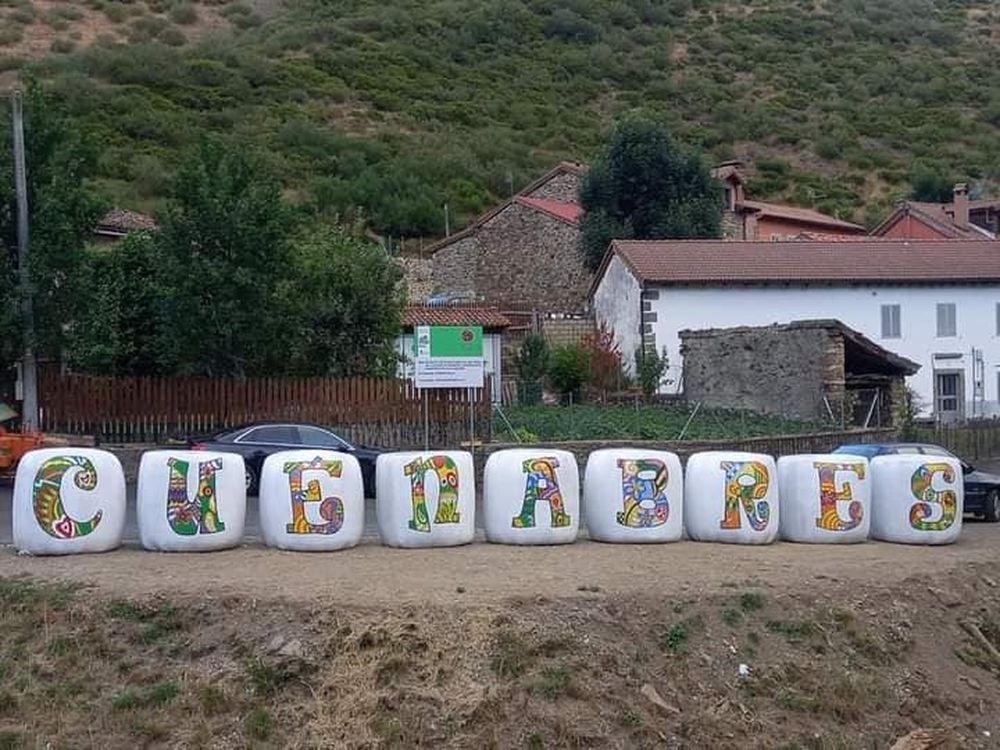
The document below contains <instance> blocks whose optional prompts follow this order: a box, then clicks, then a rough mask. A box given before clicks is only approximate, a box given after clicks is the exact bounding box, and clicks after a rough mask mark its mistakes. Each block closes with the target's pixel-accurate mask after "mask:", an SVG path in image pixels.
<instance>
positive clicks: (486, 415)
mask: <svg viewBox="0 0 1000 750" xmlns="http://www.w3.org/2000/svg"><path fill="white" fill-rule="evenodd" d="M39 405H40V412H41V414H40V417H41V426H42V429H43V430H45V431H47V432H60V433H68V434H76V435H94V436H97V437H98V438H100V439H101V440H104V441H113V442H158V441H162V440H165V439H170V438H182V437H185V436H188V435H194V434H205V433H211V432H215V431H218V430H223V429H226V428H228V427H235V426H238V425H241V424H245V423H248V422H258V421H275V420H280V421H286V420H287V421H293V422H308V423H312V424H317V425H322V426H325V427H329V428H331V429H333V430H335V431H337V432H338V433H339V434H341V435H342V436H343V437H344V438H345V439H347V440H349V441H352V442H357V443H362V444H366V445H378V446H384V447H386V448H407V447H418V446H421V445H422V444H423V442H424V429H425V419H426V424H427V426H428V427H429V438H430V443H431V444H432V445H458V444H460V443H463V442H466V441H468V440H469V438H470V430H472V429H473V425H474V429H475V433H476V435H477V439H480V440H483V439H485V440H489V438H490V425H491V419H490V418H491V404H490V394H489V389H488V388H482V389H478V390H476V391H474V392H473V393H472V395H471V399H470V394H469V392H468V391H466V390H464V389H463V390H429V391H425V392H424V393H421V392H419V391H417V390H416V389H415V388H414V387H413V385H412V384H411V383H410V382H409V381H406V380H378V379H368V378H344V379H337V378H248V379H245V380H231V379H223V378H155V377H149V378H102V377H92V376H87V375H59V374H44V375H43V376H42V377H40V379H39ZM425 415H426V416H425Z"/></svg>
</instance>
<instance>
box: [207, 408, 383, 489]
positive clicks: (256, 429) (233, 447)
mask: <svg viewBox="0 0 1000 750" xmlns="http://www.w3.org/2000/svg"><path fill="white" fill-rule="evenodd" d="M188 447H189V448H191V449H192V450H214V451H226V452H227V453H239V454H240V455H241V456H243V461H244V463H245V464H246V479H247V492H248V493H249V494H251V495H253V494H256V493H257V488H258V483H259V482H260V470H261V467H262V466H263V464H264V459H265V458H267V457H268V456H270V455H271V454H272V453H279V452H281V451H288V450H297V449H302V448H323V449H326V450H334V451H340V452H342V453H350V454H351V455H352V456H354V457H355V458H356V459H358V463H359V464H361V476H362V479H363V480H364V485H365V497H374V496H375V460H376V459H377V458H378V456H379V454H380V453H382V452H383V451H381V450H379V449H377V448H366V447H363V446H360V445H352V444H351V443H349V442H347V441H346V440H344V439H343V438H342V437H340V435H337V434H336V433H334V432H331V431H330V430H328V429H326V428H325V427H317V426H316V425H312V424H278V423H273V424H272V423H266V424H247V425H243V426H242V427H234V428H233V429H231V430H225V431H224V432H219V433H216V434H215V435H212V436H210V437H202V438H191V439H190V440H188Z"/></svg>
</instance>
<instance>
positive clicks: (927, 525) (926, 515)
mask: <svg viewBox="0 0 1000 750" xmlns="http://www.w3.org/2000/svg"><path fill="white" fill-rule="evenodd" d="M871 473H872V527H871V533H872V537H873V538H875V539H881V540H883V541H886V542H899V543H901V544H951V543H952V542H954V541H956V540H957V539H958V537H959V534H961V532H962V508H963V505H964V500H965V492H964V485H963V482H962V464H961V462H960V461H959V460H958V459H956V458H952V457H950V456H927V455H917V454H899V455H891V456H877V457H875V458H873V459H872V461H871Z"/></svg>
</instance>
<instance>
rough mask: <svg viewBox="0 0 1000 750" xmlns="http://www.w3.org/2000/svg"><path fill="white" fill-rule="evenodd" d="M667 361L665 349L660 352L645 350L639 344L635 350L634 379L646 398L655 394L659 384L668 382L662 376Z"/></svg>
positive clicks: (665, 369) (665, 370) (667, 363)
mask: <svg viewBox="0 0 1000 750" xmlns="http://www.w3.org/2000/svg"><path fill="white" fill-rule="evenodd" d="M669 363H670V362H669V360H668V359H667V350H666V349H664V350H663V353H662V354H657V353H656V351H651V352H649V351H645V350H644V349H643V347H641V346H640V347H639V348H637V349H636V350H635V379H636V380H637V381H639V387H640V388H642V392H643V393H644V394H645V396H646V398H652V397H653V396H655V395H656V394H657V393H658V392H659V390H660V386H662V385H666V384H667V383H668V382H669V381H668V380H665V379H664V377H663V376H664V375H665V374H666V372H667V366H668V365H669Z"/></svg>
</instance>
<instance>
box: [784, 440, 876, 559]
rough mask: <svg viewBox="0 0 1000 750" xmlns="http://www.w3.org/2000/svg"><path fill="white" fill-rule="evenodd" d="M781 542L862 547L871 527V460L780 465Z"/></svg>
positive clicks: (818, 459)
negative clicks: (869, 462) (857, 543)
mask: <svg viewBox="0 0 1000 750" xmlns="http://www.w3.org/2000/svg"><path fill="white" fill-rule="evenodd" d="M778 483H779V486H780V487H781V524H780V529H781V537H782V538H783V539H787V540H789V541H793V542H807V543H816V544H848V543H852V542H863V541H865V540H866V539H867V538H868V530H869V527H870V526H871V472H870V471H869V468H868V459H866V458H864V457H863V456H849V455H845V454H828V455H800V456H784V457H782V458H779V459H778Z"/></svg>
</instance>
